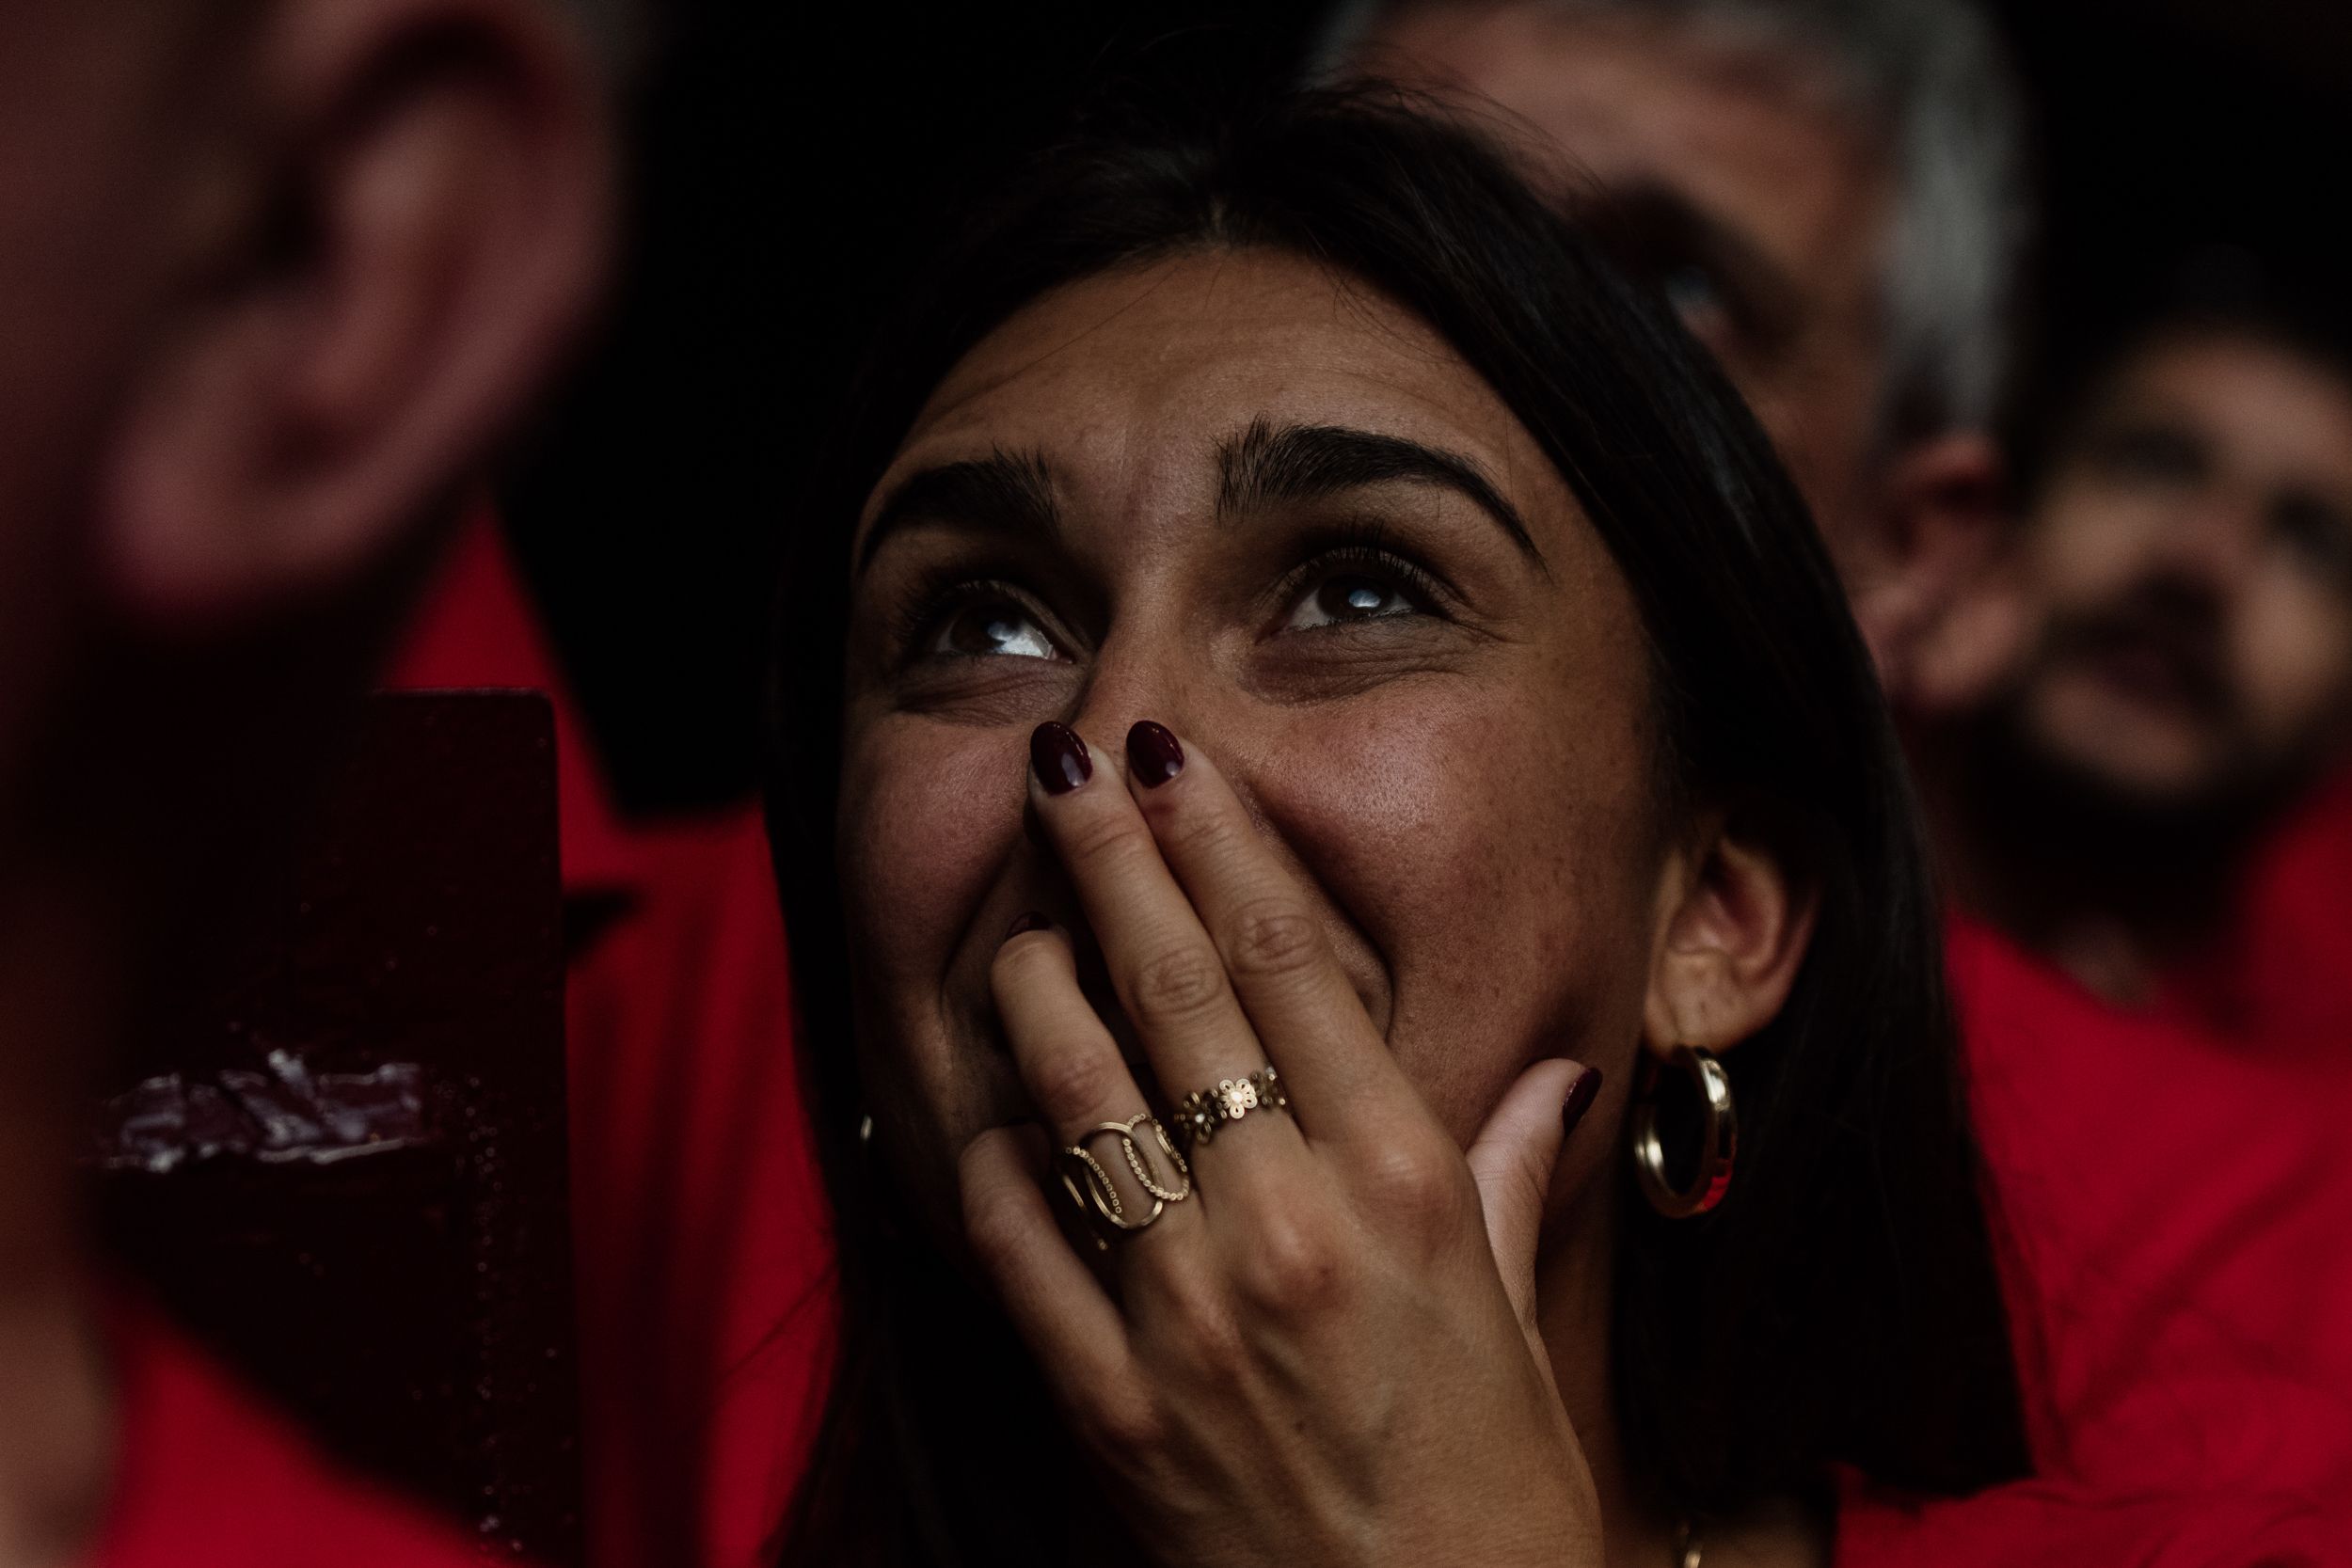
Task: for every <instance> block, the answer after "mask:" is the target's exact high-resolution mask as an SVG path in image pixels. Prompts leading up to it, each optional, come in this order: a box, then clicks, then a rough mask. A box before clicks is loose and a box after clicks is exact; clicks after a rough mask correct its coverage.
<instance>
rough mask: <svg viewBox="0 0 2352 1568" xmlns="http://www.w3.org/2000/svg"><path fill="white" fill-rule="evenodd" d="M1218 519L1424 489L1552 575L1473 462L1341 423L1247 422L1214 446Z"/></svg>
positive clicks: (1521, 521)
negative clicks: (1460, 504) (1472, 510)
mask: <svg viewBox="0 0 2352 1568" xmlns="http://www.w3.org/2000/svg"><path fill="white" fill-rule="evenodd" d="M1217 467H1218V469H1219V473H1220V479H1219V483H1218V485H1217V498H1216V509H1217V515H1219V516H1227V515H1232V514H1234V513H1239V512H1247V511H1249V510H1251V509H1252V508H1255V507H1262V506H1266V505H1270V504H1273V503H1276V502H1280V501H1308V500H1320V499H1325V498H1327V497H1330V496H1336V495H1341V494H1343V493H1344V492H1346V491H1349V490H1356V489H1361V488H1363V487H1364V486H1366V485H1373V484H1398V483H1403V484H1425V485H1430V486H1434V487H1435V488H1438V489H1440V490H1451V491H1453V492H1454V494H1456V495H1458V496H1461V497H1463V498H1464V499H1468V500H1469V501H1470V503H1471V504H1473V505H1475V506H1476V507H1477V508H1478V509H1479V510H1480V511H1481V512H1484V513H1485V514H1486V515H1487V517H1488V518H1490V519H1491V520H1492V521H1493V522H1494V523H1495V525H1496V526H1497V527H1499V528H1501V529H1502V531H1503V532H1505V533H1507V534H1509V535H1510V536H1511V543H1512V544H1514V545H1516V546H1518V548H1519V551H1520V553H1521V554H1523V555H1525V556H1526V557H1527V558H1528V559H1529V560H1530V561H1533V562H1534V563H1535V565H1536V566H1537V568H1539V569H1544V570H1549V568H1548V567H1546V565H1545V562H1544V555H1543V551H1541V550H1539V549H1537V548H1536V547H1535V540H1534V536H1533V535H1531V534H1530V533H1529V532H1528V531H1527V524H1526V522H1525V520H1524V519H1522V518H1521V517H1520V516H1519V514H1518V508H1517V507H1514V506H1513V505H1512V504H1511V503H1510V502H1509V501H1507V500H1505V499H1503V497H1502V491H1500V490H1498V489H1496V488H1495V485H1494V482H1493V481H1492V480H1490V479H1488V478H1487V477H1486V470H1485V469H1483V468H1481V467H1479V466H1478V464H1477V463H1476V462H1474V461H1472V460H1471V459H1470V458H1468V457H1465V456H1463V455H1462V454H1461V453H1459V452H1453V451H1445V450H1443V449H1442V448H1438V447H1430V446H1423V445H1422V443H1421V442H1419V441H1408V440H1406V438H1405V437H1403V436H1382V435H1379V434H1376V433H1375V432H1373V431H1369V430H1352V429H1349V428H1347V427H1345V426H1343V425H1327V424H1291V425H1275V424H1273V423H1270V422H1269V421H1267V420H1263V419H1257V420H1251V421H1250V422H1249V428H1248V429H1247V430H1245V431H1243V432H1242V433H1241V434H1240V435H1239V436H1235V437H1233V438H1232V439H1230V440H1227V441H1224V442H1221V443H1220V444H1219V445H1218V447H1217Z"/></svg>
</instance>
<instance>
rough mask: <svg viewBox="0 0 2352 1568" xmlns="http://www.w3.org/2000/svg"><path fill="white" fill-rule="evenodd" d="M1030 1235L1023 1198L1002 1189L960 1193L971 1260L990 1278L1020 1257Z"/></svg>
mask: <svg viewBox="0 0 2352 1568" xmlns="http://www.w3.org/2000/svg"><path fill="white" fill-rule="evenodd" d="M1028 1233H1029V1213H1028V1210H1027V1207H1026V1205H1025V1203H1024V1201H1023V1199H1022V1195H1021V1194H1019V1193H1017V1192H1013V1191H1010V1190H1009V1189H1007V1188H1003V1187H988V1186H981V1187H977V1188H976V1187H974V1186H973V1185H972V1184H971V1183H969V1182H967V1183H966V1184H965V1186H964V1190H963V1235H964V1240H965V1242H966V1243H968V1244H969V1245H970V1246H971V1248H972V1256H973V1257H974V1258H976V1259H978V1260H979V1263H980V1266H981V1268H982V1269H984V1270H986V1271H987V1272H988V1273H990V1274H992V1275H993V1274H998V1273H1001V1272H1003V1269H1004V1267H1005V1265H1007V1264H1009V1263H1010V1262H1011V1261H1012V1260H1013V1259H1015V1258H1016V1257H1017V1256H1019V1254H1020V1252H1021V1249H1022V1247H1023V1246H1024V1245H1025V1243H1026V1242H1027V1239H1028Z"/></svg>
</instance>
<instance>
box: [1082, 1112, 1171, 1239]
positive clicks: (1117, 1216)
mask: <svg viewBox="0 0 2352 1568" xmlns="http://www.w3.org/2000/svg"><path fill="white" fill-rule="evenodd" d="M1146 1127H1149V1128H1150V1129H1151V1130H1152V1145H1153V1147H1155V1148H1157V1149H1158V1150H1159V1152H1160V1154H1161V1155H1163V1156H1164V1157H1165V1158H1166V1159H1167V1161H1168V1166H1169V1167H1171V1168H1172V1170H1173V1173H1174V1174H1173V1176H1172V1178H1169V1179H1166V1180H1164V1179H1163V1178H1162V1175H1161V1173H1160V1172H1158V1171H1155V1170H1153V1169H1152V1164H1151V1163H1150V1162H1149V1161H1147V1160H1146V1159H1145V1158H1144V1145H1143V1143H1142V1142H1141V1140H1139V1139H1138V1138H1137V1137H1136V1133H1137V1132H1141V1131H1142V1130H1143V1129H1144V1128H1146ZM1105 1134H1108V1135H1109V1136H1111V1137H1114V1138H1117V1139H1118V1140H1119V1149H1120V1153H1121V1154H1123V1155H1124V1156H1125V1157H1126V1160H1127V1168H1128V1169H1129V1170H1131V1171H1133V1172H1135V1177H1136V1180H1137V1181H1138V1182H1140V1183H1142V1186H1143V1190H1144V1192H1145V1193H1146V1194H1147V1195H1148V1196H1150V1197H1151V1199H1152V1208H1151V1211H1150V1212H1148V1213H1144V1214H1140V1215H1134V1214H1130V1213H1129V1212H1127V1204H1126V1202H1125V1200H1124V1199H1122V1198H1121V1197H1120V1196H1119V1187H1118V1184H1117V1183H1115V1182H1113V1181H1112V1180H1111V1173H1110V1172H1109V1171H1107V1170H1105V1169H1104V1168H1103V1162H1102V1161H1100V1160H1098V1159H1096V1158H1095V1157H1094V1154H1093V1152H1092V1151H1091V1150H1089V1148H1087V1147H1086V1146H1087V1143H1088V1141H1089V1139H1093V1138H1099V1137H1102V1136H1104V1135H1105ZM1054 1173H1055V1174H1056V1175H1057V1176H1058V1177H1060V1178H1061V1185H1062V1191H1064V1192H1066V1193H1068V1194H1069V1195H1070V1201H1071V1202H1072V1203H1073V1205H1075V1206H1076V1208H1077V1211H1078V1216H1079V1218H1080V1219H1082V1220H1084V1221H1085V1222H1086V1224H1087V1227H1088V1228H1089V1233H1090V1234H1092V1236H1093V1237H1094V1244H1095V1245H1096V1246H1097V1247H1098V1248H1100V1249H1102V1250H1103V1251H1105V1252H1107V1251H1109V1250H1110V1244H1111V1237H1112V1236H1113V1235H1133V1234H1134V1233H1135V1232H1136V1231H1138V1230H1148V1229H1150V1228H1151V1227H1152V1226H1153V1225H1154V1224H1155V1223H1157V1222H1158V1220H1159V1217H1160V1216H1161V1215H1162V1214H1163V1213H1165V1212H1167V1211H1168V1205H1169V1204H1171V1203H1182V1202H1184V1199H1186V1198H1188V1197H1190V1196H1192V1167H1191V1166H1190V1165H1187V1164H1184V1156H1183V1155H1182V1154H1179V1153H1177V1152H1176V1146H1175V1144H1174V1143H1173V1142H1171V1141H1170V1140H1169V1138H1168V1129H1167V1128H1165V1127H1162V1126H1161V1125H1160V1122H1159V1118H1158V1117H1154V1116H1153V1115H1152V1113H1151V1112H1149V1111H1143V1112H1139V1113H1137V1114H1136V1115H1135V1116H1132V1117H1128V1118H1127V1119H1126V1120H1125V1121H1105V1122H1102V1123H1099V1124H1097V1125H1096V1126H1093V1127H1090V1128H1089V1129H1088V1130H1087V1131H1086V1132H1084V1133H1083V1134H1081V1135H1080V1137H1079V1139H1078V1141H1077V1142H1076V1143H1073V1144H1071V1145H1069V1146H1068V1147H1066V1148H1063V1149H1061V1150H1060V1151H1059V1152H1058V1153H1057V1154H1056V1155H1055V1156H1054Z"/></svg>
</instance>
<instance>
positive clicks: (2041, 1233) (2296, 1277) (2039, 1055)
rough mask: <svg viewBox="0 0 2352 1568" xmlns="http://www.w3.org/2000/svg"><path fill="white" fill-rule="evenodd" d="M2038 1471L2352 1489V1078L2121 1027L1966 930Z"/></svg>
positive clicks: (2084, 997)
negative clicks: (2350, 1237)
mask: <svg viewBox="0 0 2352 1568" xmlns="http://www.w3.org/2000/svg"><path fill="white" fill-rule="evenodd" d="M1948 952H1949V958H1950V963H1951V973H1952V983H1953V990H1954V994H1955V996H1956V997H1957V999H1958V1003H1959V1010H1960V1015H1961V1023H1962V1030H1963V1037H1964V1040H1965V1044H1966V1050H1967V1060H1968V1066H1969V1069H1970V1074H1971V1101H1972V1104H1973V1108H1974V1110H1975V1113H1976V1118H1977V1125H1978V1130H1979V1136H1980V1137H1981V1138H1982V1139H1983V1142H1984V1147H1985V1151H1986V1158H1987V1160H1988V1163H1989V1164H1990V1165H1991V1167H1992V1171H1993V1176H1994V1187H1995V1188H1996V1190H1997V1194H1998V1204H1999V1209H2000V1219H2001V1221H2002V1223H2003V1225H2004V1227H2005V1229H2006V1230H2007V1232H2008V1236H2009V1239H2010V1243H2011V1246H2012V1249H2013V1257H2012V1258H2011V1259H2010V1263H2011V1267H2010V1270H2009V1274H2010V1283H2011V1287H2012V1290H2011V1296H2012V1304H2013V1308H2014V1316H2015V1321H2016V1323H2017V1325H2018V1330H2019V1335H2018V1338H2019V1352H2020V1356H2021V1361H2022V1367H2021V1371H2022V1375H2023V1378H2024V1382H2025V1384H2026V1392H2027V1396H2028V1401H2029V1404H2030V1407H2031V1413H2032V1417H2033V1421H2034V1426H2035V1431H2034V1438H2035V1448H2036V1451H2037V1458H2038V1460H2039V1462H2040V1463H2041V1465H2042V1467H2043V1468H2044V1469H2045V1470H2046V1471H2048V1472H2050V1473H2053V1474H2057V1475H2061V1476H2064V1477H2066V1478H2069V1479H2070V1480H2073V1481H2078V1482H2082V1483H2084V1484H2086V1485H2089V1486H2090V1487H2093V1488H2096V1489H2099V1490H2101V1491H2102V1492H2103V1493H2104V1494H2105V1495H2106V1496H2110V1497H2137V1496H2144V1495H2170V1496H2180V1495H2182V1494H2184V1493H2195V1492H2199V1491H2209V1490H2213V1489H2217V1488H2219V1489H2227V1488H2244V1489H2251V1490H2254V1491H2258V1492H2262V1493H2265V1494H2286V1495H2289V1496H2301V1497H2311V1498H2315V1499H2316V1498H2328V1497H2335V1496H2338V1495H2339V1493H2340V1489H2341V1488H2342V1486H2343V1483H2344V1481H2346V1480H2347V1479H2348V1478H2352V1247H2347V1246H2346V1245H2345V1243H2344V1237H2345V1233H2346V1230H2347V1228H2352V1162H2346V1161H2345V1160H2344V1159H2343V1158H2342V1153H2341V1150H2342V1148H2343V1146H2344V1135H2345V1129H2346V1128H2347V1127H2348V1126H2352V1121H2347V1119H2346V1118H2347V1114H2352V1070H2347V1068H2352V1063H2348V1064H2344V1065H2336V1064H2321V1063H2318V1062H2315V1061H2313V1060H2311V1059H2309V1058H2304V1059H2300V1060H2295V1059H2278V1058H2274V1057H2272V1056H2269V1055H2265V1054H2264V1053H2259V1052H2253V1051H2247V1050H2243V1049H2233V1047H2232V1046H2231V1045H2230V1044H2228V1043H2227V1042H2224V1041H2223V1040H2221V1039H2219V1038H2217V1037H2214V1036H2212V1035H2210V1034H2204V1033H2200V1032H2197V1031H2195V1030H2192V1029H2189V1028H2186V1027H2185V1026H2182V1025H2179V1024H2175V1023H2172V1022H2167V1021H2166V1020H2164V1019H2162V1018H2156V1017H2138V1016H2131V1015H2124V1014H2120V1013H2118V1012H2116V1011H2114V1010H2113V1009H2111V1008H2109V1007H2107V1006H2105V1005H2103V1004H2102V1003H2100V1002H2099V1001H2098V1000H2097V999H2095V998H2094V997H2092V996H2091V995H2090V993H2089V992H2087V991H2084V990H2080V989H2079V988H2078V987H2076V986H2074V984H2073V983H2072V982H2071V981H2069V980H2068V979H2066V978H2065V977H2064V976H2062V975H2060V974H2058V973H2057V972H2055V971H2053V970H2051V969H2049V968H2047V967H2045V966H2043V965H2042V964H2041V963H2040V962H2038V961H2037V960H2035V959H2033V958H2029V957H2027V956H2026V954H2024V953H2023V952H2022V951H2021V950H2019V949H2018V948H2017V947H2016V946H2015V945H2014V944H2012V943H2010V942H2009V941H2008V940H2007V939H2006V938H2003V937H2001V936H2000V935H1998V934H1997V933H1994V932H1993V931H1991V930H1989V929H1987V928H1985V927H1979V926H1977V925H1975V924H1973V923H1971V922H1968V921H1964V920H1955V921H1954V922H1953V923H1952V927H1951V930H1950V937H1949V943H1948Z"/></svg>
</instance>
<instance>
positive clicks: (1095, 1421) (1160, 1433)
mask: <svg viewBox="0 0 2352 1568" xmlns="http://www.w3.org/2000/svg"><path fill="white" fill-rule="evenodd" d="M1071 1416H1072V1418H1073V1424H1074V1425H1075V1426H1076V1427H1077V1429H1078V1435H1079V1441H1080V1442H1081V1443H1083V1444H1084V1445H1085V1446H1086V1447H1087V1448H1089V1449H1092V1450H1093V1451H1094V1452H1095V1453H1097V1454H1099V1455H1101V1456H1102V1457H1104V1458H1105V1459H1107V1460H1109V1461H1111V1462H1112V1463H1113V1464H1114V1465H1120V1466H1121V1467H1125V1468H1132V1467H1134V1466H1135V1465H1138V1464H1140V1463H1141V1462H1142V1461H1144V1460H1146V1459H1148V1458H1150V1457H1151V1456H1152V1455H1153V1454H1154V1453H1156V1452H1158V1451H1159V1449H1160V1448H1161V1446H1162V1445H1163V1444H1164V1443H1165V1442H1166V1440H1167V1434H1168V1420H1167V1418H1166V1417H1165V1416H1164V1415H1163V1414H1162V1413H1161V1411H1160V1407H1159V1402H1157V1401H1156V1400H1154V1399H1152V1396H1151V1395H1149V1394H1148V1393H1144V1392H1141V1391H1139V1390H1137V1389H1136V1388H1134V1387H1132V1386H1119V1387H1112V1388H1104V1389H1098V1390H1096V1391H1095V1392H1094V1394H1093V1395H1092V1397H1090V1398H1089V1399H1087V1400H1086V1401H1085V1402H1082V1403H1081V1404H1080V1405H1079V1406H1078V1408H1076V1409H1074V1410H1073V1411H1072V1412H1071Z"/></svg>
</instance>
